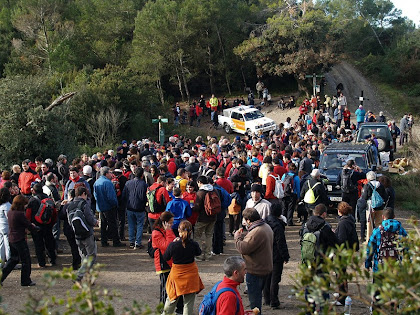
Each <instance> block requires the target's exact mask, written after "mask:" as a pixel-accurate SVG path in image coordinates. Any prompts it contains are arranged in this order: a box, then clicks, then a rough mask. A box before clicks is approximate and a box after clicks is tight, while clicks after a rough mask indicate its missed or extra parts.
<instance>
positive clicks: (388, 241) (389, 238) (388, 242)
mask: <svg viewBox="0 0 420 315" xmlns="http://www.w3.org/2000/svg"><path fill="white" fill-rule="evenodd" d="M379 231H380V233H381V243H380V245H379V251H378V262H379V263H380V264H382V263H383V262H384V261H385V260H387V259H391V260H399V258H400V252H399V250H398V244H397V236H398V233H396V232H390V231H385V229H384V227H383V225H382V224H381V225H380V226H379Z"/></svg>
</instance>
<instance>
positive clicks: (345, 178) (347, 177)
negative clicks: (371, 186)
mask: <svg viewBox="0 0 420 315" xmlns="http://www.w3.org/2000/svg"><path fill="white" fill-rule="evenodd" d="M353 172H354V171H353V170H350V169H343V170H342V172H341V190H342V191H343V192H344V193H346V194H349V193H351V192H354V191H355V190H356V189H357V186H356V185H355V184H354V183H353V181H352V180H351V177H352V176H353Z"/></svg>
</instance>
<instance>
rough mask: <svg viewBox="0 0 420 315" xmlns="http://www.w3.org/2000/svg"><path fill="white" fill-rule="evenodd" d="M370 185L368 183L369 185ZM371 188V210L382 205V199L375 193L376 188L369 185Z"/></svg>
mask: <svg viewBox="0 0 420 315" xmlns="http://www.w3.org/2000/svg"><path fill="white" fill-rule="evenodd" d="M369 184H370V183H369ZM370 185H371V186H372V197H371V199H370V202H371V206H372V208H373V209H376V208H380V207H382V206H383V204H384V199H383V198H382V196H381V195H380V194H379V193H378V192H377V191H376V186H374V185H372V184H370Z"/></svg>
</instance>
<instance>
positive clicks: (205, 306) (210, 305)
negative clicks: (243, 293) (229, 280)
mask: <svg viewBox="0 0 420 315" xmlns="http://www.w3.org/2000/svg"><path fill="white" fill-rule="evenodd" d="M220 282H222V281H219V282H217V283H216V284H215V285H214V286H213V288H212V289H211V291H210V292H209V293H207V294H206V295H205V296H204V298H203V301H202V302H201V304H200V306H199V308H198V314H199V315H216V303H217V299H218V298H219V296H220V294H222V293H223V292H226V291H230V292H233V293H235V295H236V292H235V291H234V290H233V289H231V288H223V289H220V290H219V291H216V289H217V286H218V285H219V284H220ZM238 313H239V298H238V296H237V295H236V314H238Z"/></svg>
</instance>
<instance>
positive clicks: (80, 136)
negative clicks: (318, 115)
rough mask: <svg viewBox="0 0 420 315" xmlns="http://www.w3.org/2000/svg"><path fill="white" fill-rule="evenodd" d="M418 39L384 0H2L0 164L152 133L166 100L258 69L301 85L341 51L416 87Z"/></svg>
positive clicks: (229, 89) (220, 90)
mask: <svg viewBox="0 0 420 315" xmlns="http://www.w3.org/2000/svg"><path fill="white" fill-rule="evenodd" d="M297 2H298V3H297ZM419 46H420V31H419V29H418V28H417V29H416V28H415V26H414V25H413V23H412V22H411V21H409V20H407V19H405V18H404V17H402V16H401V12H400V11H399V10H397V9H396V8H395V7H394V6H393V4H392V2H391V1H390V0H320V1H314V3H312V2H311V1H294V0H287V1H283V2H282V1H278V0H154V1H146V0H121V1H115V0H72V1H70V0H0V73H1V78H0V119H1V126H0V152H1V154H0V165H10V163H11V162H14V161H18V160H21V159H22V158H25V157H29V158H33V157H34V156H36V155H39V154H41V155H44V156H58V154H59V153H62V152H75V150H76V149H77V146H79V145H81V144H86V145H89V146H93V145H96V146H102V145H104V144H110V143H114V142H115V141H116V139H120V138H121V137H130V138H139V137H142V136H143V137H144V136H148V135H151V134H153V131H154V129H152V127H151V119H150V118H151V117H156V116H157V115H158V114H159V113H165V112H166V113H168V111H169V109H170V106H171V105H173V101H175V100H186V101H192V100H193V99H194V98H196V97H197V96H199V95H200V94H201V93H203V94H205V96H207V97H208V96H209V94H210V93H211V92H214V93H216V94H217V95H223V94H226V95H229V94H234V95H235V94H236V95H237V94H239V93H243V91H244V89H245V88H246V87H255V83H256V81H257V78H258V77H261V78H263V79H264V81H265V82H276V83H277V86H278V85H281V86H298V87H299V89H300V90H302V91H304V90H305V89H306V88H307V86H306V85H305V81H304V78H305V75H306V74H312V73H314V72H316V73H323V72H325V71H327V70H328V69H329V68H330V66H331V65H333V64H334V63H336V62H337V61H340V60H343V59H352V60H353V61H354V62H355V63H357V64H358V65H359V68H361V69H362V70H363V71H364V72H365V73H367V74H369V75H372V76H376V77H377V78H378V79H379V80H382V81H384V82H390V83H392V84H394V85H396V86H398V87H401V89H405V90H407V91H409V93H411V95H414V96H416V95H418V94H420V83H418V73H419V72H420V62H419V51H420V49H419V48H420V47H419ZM273 86H274V84H273ZM68 92H76V94H75V95H74V96H73V97H70V98H69V99H67V100H66V101H58V102H56V103H54V104H55V105H56V106H53V108H52V109H51V110H45V108H47V107H48V106H49V105H50V104H52V103H53V101H54V100H56V98H57V97H59V96H60V95H64V94H65V93H68ZM278 92H280V91H278Z"/></svg>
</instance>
